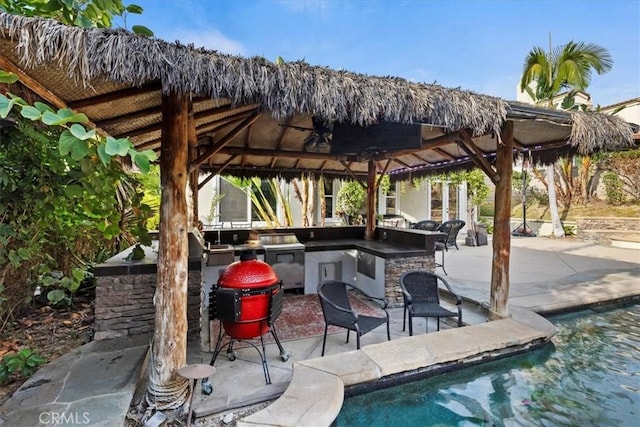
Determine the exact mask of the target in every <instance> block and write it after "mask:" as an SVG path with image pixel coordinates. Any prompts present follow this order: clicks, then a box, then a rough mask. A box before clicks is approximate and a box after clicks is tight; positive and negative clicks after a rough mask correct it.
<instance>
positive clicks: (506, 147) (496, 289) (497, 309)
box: [489, 121, 513, 320]
mask: <svg viewBox="0 0 640 427" xmlns="http://www.w3.org/2000/svg"><path fill="white" fill-rule="evenodd" d="M500 137H501V139H502V143H500V142H498V147H497V150H496V171H497V174H498V176H499V177H500V179H499V180H498V182H496V192H495V213H494V217H493V263H492V265H491V297H490V308H489V320H497V319H503V318H505V317H508V316H509V314H508V311H507V300H508V299H509V257H510V253H511V224H510V219H511V175H512V173H513V122H512V121H507V122H505V124H504V125H503V127H502V131H501V134H500Z"/></svg>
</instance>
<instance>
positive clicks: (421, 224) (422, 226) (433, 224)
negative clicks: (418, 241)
mask: <svg viewBox="0 0 640 427" xmlns="http://www.w3.org/2000/svg"><path fill="white" fill-rule="evenodd" d="M439 226H440V223H439V222H438V221H435V220H432V219H424V220H422V221H418V222H416V223H415V224H413V225H412V226H411V228H413V229H416V230H425V231H436V230H437V229H438V227H439Z"/></svg>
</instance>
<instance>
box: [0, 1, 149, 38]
mask: <svg viewBox="0 0 640 427" xmlns="http://www.w3.org/2000/svg"><path fill="white" fill-rule="evenodd" d="M0 10H3V11H5V12H9V13H12V14H15V15H23V16H40V17H43V18H53V19H55V20H57V21H60V22H62V23H64V24H67V25H73V26H76V27H85V28H90V27H98V28H111V27H112V25H113V20H114V18H116V17H119V18H122V20H123V23H124V25H125V28H126V19H127V14H129V13H133V14H140V13H142V10H143V9H142V7H140V6H138V5H136V4H130V5H124V4H123V3H122V0H109V1H105V0H83V1H73V0H20V1H15V0H9V1H4V2H2V4H0ZM131 31H133V32H134V33H136V34H141V35H145V36H148V37H151V36H153V31H151V30H150V29H148V28H147V27H145V26H142V25H134V26H133V27H131Z"/></svg>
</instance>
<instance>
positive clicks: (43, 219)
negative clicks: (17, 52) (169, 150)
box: [0, 0, 155, 330]
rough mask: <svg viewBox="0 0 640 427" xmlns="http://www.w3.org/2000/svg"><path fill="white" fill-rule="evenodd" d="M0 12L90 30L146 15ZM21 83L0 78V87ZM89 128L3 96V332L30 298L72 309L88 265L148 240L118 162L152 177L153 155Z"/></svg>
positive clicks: (103, 7) (67, 5) (71, 6)
mask: <svg viewBox="0 0 640 427" xmlns="http://www.w3.org/2000/svg"><path fill="white" fill-rule="evenodd" d="M0 10H4V11H8V12H11V13H16V14H24V15H27V16H36V15H38V16H44V17H53V18H55V19H58V20H60V21H62V22H64V23H67V24H70V25H78V26H85V27H106V26H110V25H111V24H112V19H113V18H114V17H115V16H119V17H122V18H123V19H124V18H125V16H126V13H140V12H141V11H142V9H141V8H139V7H138V6H135V5H131V6H126V7H125V6H123V4H122V2H121V1H119V0H95V1H92V0H88V1H58V0H52V1H38V0H31V1H11V0H9V1H4V2H2V3H1V4H0ZM140 31H142V32H143V33H144V30H140ZM17 80H18V78H17V76H15V75H14V74H12V73H9V72H6V71H2V72H0V83H4V84H8V85H11V84H13V83H15V82H16V81H17ZM9 87H10V86H9ZM87 125H88V120H87V117H86V116H85V115H84V114H81V113H75V112H74V111H72V110H70V109H66V108H63V109H58V110H55V109H53V108H51V107H49V106H48V105H46V104H43V103H41V102H35V103H33V105H31V104H30V103H27V102H26V101H25V100H23V99H22V98H20V97H18V96H15V95H13V94H11V93H9V92H5V93H4V94H0V132H2V140H3V141H4V142H5V143H4V144H3V145H2V148H1V149H0V330H1V329H2V327H3V326H4V325H6V322H7V321H8V320H9V319H10V318H11V317H12V315H13V313H14V311H15V310H16V309H19V308H20V307H21V306H22V304H24V303H26V302H28V301H30V300H31V298H32V296H33V295H34V291H35V293H36V294H38V293H42V292H44V295H45V296H46V300H48V301H50V302H51V303H54V304H65V303H71V302H72V298H73V295H74V293H75V292H76V291H77V290H78V289H79V288H80V286H81V285H82V284H83V283H85V282H87V281H88V280H90V279H91V275H90V273H89V272H88V268H89V267H90V265H91V263H92V262H94V261H102V260H104V259H106V258H107V257H108V256H110V255H111V254H112V253H113V252H114V251H117V250H120V249H122V248H124V247H126V246H129V245H130V244H132V243H134V242H136V241H137V242H141V243H148V235H147V234H146V226H145V222H146V219H147V218H148V217H149V216H150V214H151V209H150V207H149V206H148V205H146V204H144V203H142V202H141V200H142V197H143V194H142V193H141V192H140V184H139V182H138V180H137V178H136V177H135V176H134V175H133V174H131V173H127V172H126V171H125V170H124V168H123V166H122V162H121V160H122V159H123V158H125V157H128V158H129V160H130V162H131V163H132V164H135V165H136V166H137V167H138V169H139V170H141V171H142V172H147V171H148V170H149V169H150V164H151V162H152V161H153V160H155V154H154V153H153V152H151V151H146V152H138V151H137V150H135V149H134V147H133V144H132V143H131V142H130V141H129V140H127V139H115V138H111V137H104V136H102V135H100V134H98V133H97V132H96V131H95V130H93V129H89V128H88V126H87Z"/></svg>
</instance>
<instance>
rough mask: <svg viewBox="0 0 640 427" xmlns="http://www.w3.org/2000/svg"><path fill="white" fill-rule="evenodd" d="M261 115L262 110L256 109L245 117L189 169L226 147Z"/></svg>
mask: <svg viewBox="0 0 640 427" xmlns="http://www.w3.org/2000/svg"><path fill="white" fill-rule="evenodd" d="M259 117H260V112H259V111H258V110H256V111H254V112H253V114H251V115H250V116H249V117H247V118H246V119H244V120H243V121H241V122H240V123H238V125H237V126H236V127H235V128H233V129H232V130H231V131H230V132H229V133H228V134H226V135H225V136H223V137H222V138H221V139H220V141H218V142H216V143H214V144H213V145H212V146H211V147H209V148H208V149H207V150H206V151H205V152H204V153H203V154H201V155H200V156H198V158H197V159H196V160H194V161H193V162H192V163H191V164H190V165H189V171H191V170H193V169H194V168H196V167H198V166H199V165H201V164H202V163H204V162H205V161H207V159H208V158H209V157H211V156H213V155H214V154H216V153H217V152H218V151H220V149H221V148H222V147H224V146H225V145H227V144H228V143H229V141H231V140H232V139H233V138H235V137H236V136H238V135H239V134H240V132H242V131H243V130H245V129H246V128H248V127H249V126H251V125H252V124H253V123H254V122H255V121H256V120H258V118H259Z"/></svg>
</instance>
